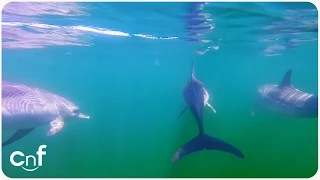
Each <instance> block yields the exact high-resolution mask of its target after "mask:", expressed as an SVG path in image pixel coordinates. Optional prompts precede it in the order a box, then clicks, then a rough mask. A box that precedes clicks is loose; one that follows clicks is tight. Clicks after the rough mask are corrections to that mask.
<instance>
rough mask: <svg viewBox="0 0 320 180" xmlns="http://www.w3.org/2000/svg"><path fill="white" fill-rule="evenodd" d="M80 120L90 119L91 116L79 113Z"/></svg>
mask: <svg viewBox="0 0 320 180" xmlns="http://www.w3.org/2000/svg"><path fill="white" fill-rule="evenodd" d="M79 118H81V119H89V118H90V116H88V115H85V114H82V113H79Z"/></svg>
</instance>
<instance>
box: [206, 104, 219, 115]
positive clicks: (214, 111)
mask: <svg viewBox="0 0 320 180" xmlns="http://www.w3.org/2000/svg"><path fill="white" fill-rule="evenodd" d="M207 106H209V108H211V109H212V111H213V113H217V111H216V110H215V109H214V108H213V107H212V106H211V104H209V103H207Z"/></svg>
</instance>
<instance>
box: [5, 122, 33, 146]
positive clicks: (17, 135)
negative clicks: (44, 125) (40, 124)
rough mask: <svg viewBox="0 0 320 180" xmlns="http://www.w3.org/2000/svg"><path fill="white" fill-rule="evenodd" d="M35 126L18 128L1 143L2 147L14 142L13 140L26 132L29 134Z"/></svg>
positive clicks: (21, 136)
mask: <svg viewBox="0 0 320 180" xmlns="http://www.w3.org/2000/svg"><path fill="white" fill-rule="evenodd" d="M34 129H35V127H33V128H28V129H20V130H18V131H16V132H15V133H14V134H13V135H12V136H11V137H10V138H9V139H7V140H6V141H5V142H3V143H2V147H5V146H7V145H9V144H11V143H14V142H15V141H17V140H19V139H21V138H23V137H24V136H26V135H27V134H29V133H30V132H31V131H33V130H34Z"/></svg>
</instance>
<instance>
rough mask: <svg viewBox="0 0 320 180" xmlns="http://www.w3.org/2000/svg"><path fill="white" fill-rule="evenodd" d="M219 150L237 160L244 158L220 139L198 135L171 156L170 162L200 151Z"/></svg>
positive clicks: (237, 150) (234, 148) (239, 152)
mask: <svg viewBox="0 0 320 180" xmlns="http://www.w3.org/2000/svg"><path fill="white" fill-rule="evenodd" d="M205 149H207V150H219V151H223V152H227V153H230V154H233V155H235V156H237V157H239V158H244V155H243V154H242V152H241V151H240V150H239V149H237V148H236V147H234V146H232V145H231V144H228V143H226V142H224V141H222V140H220V139H217V138H214V137H211V136H208V135H206V134H204V135H198V136H196V137H195V138H194V139H192V140H191V141H189V142H187V143H186V144H185V145H184V146H183V147H181V148H180V149H179V150H178V151H177V152H176V153H175V155H174V156H173V159H172V162H173V163H175V162H177V161H178V160H179V159H181V158H183V157H185V156H187V155H189V154H191V153H194V152H198V151H202V150H205Z"/></svg>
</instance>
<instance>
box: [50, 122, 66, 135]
mask: <svg viewBox="0 0 320 180" xmlns="http://www.w3.org/2000/svg"><path fill="white" fill-rule="evenodd" d="M63 126H64V122H63V120H62V119H61V118H56V119H55V120H53V121H51V122H50V130H49V131H48V132H47V136H52V135H55V134H56V133H58V132H59V131H61V129H62V128H63Z"/></svg>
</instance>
